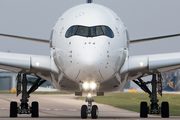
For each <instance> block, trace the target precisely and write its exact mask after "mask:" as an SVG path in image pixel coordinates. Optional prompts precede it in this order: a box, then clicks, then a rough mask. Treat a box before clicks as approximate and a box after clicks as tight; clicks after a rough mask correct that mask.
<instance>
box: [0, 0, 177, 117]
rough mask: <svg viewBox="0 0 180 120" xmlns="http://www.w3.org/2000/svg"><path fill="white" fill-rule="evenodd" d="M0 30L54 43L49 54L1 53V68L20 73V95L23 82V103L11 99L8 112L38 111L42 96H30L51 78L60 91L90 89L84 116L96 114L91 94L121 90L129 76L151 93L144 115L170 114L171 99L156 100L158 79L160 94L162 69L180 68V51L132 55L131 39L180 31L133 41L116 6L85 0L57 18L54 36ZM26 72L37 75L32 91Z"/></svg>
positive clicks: (143, 104)
mask: <svg viewBox="0 0 180 120" xmlns="http://www.w3.org/2000/svg"><path fill="white" fill-rule="evenodd" d="M0 35H1V36H6V37H13V38H19V39H25V40H32V41H35V42H44V43H47V44H48V43H49V44H50V56H39V55H24V54H13V53H2V52H1V53H0V68H1V69H6V70H10V71H14V72H18V73H19V74H18V76H17V79H18V83H17V91H18V92H17V93H18V95H19V94H20V91H21V85H22V99H21V105H20V106H17V102H11V105H10V117H17V114H31V116H32V117H38V116H39V113H38V102H32V105H31V107H30V106H29V105H28V98H29V95H30V93H32V92H34V91H35V90H36V89H37V88H38V87H39V86H40V85H41V84H42V83H43V82H45V81H46V80H48V81H52V82H53V84H54V86H55V87H56V88H57V89H59V90H61V91H68V92H74V93H75V95H79V96H81V95H82V93H85V94H87V97H86V102H87V103H88V106H87V105H82V107H81V118H87V116H88V114H91V117H92V118H97V117H98V114H99V113H98V107H97V106H96V105H92V102H93V101H94V99H93V97H92V94H96V95H97V96H103V95H104V92H112V91H119V90H120V89H122V88H123V87H124V85H125V84H126V82H127V81H131V80H133V81H134V82H135V83H137V84H138V85H139V86H140V87H141V88H142V89H143V90H144V91H145V92H147V93H148V94H149V95H150V99H151V105H150V106H148V105H147V102H141V105H140V117H147V116H148V114H161V116H162V117H163V118H164V117H169V104H168V102H162V104H161V106H160V105H158V99H157V93H156V92H157V90H156V85H157V84H158V92H159V94H161V95H162V88H161V78H162V77H161V75H160V73H161V72H164V71H168V70H172V69H177V68H179V67H180V53H171V54H157V55H142V56H129V45H130V43H131V44H133V43H137V42H144V41H150V40H157V39H162V38H168V37H175V36H180V34H174V35H167V36H160V37H153V38H145V39H136V40H131V41H130V39H129V37H128V31H127V29H126V27H125V25H124V23H123V22H122V21H121V19H120V18H119V17H118V16H117V15H116V14H115V13H114V12H113V11H112V10H110V9H109V8H106V7H104V6H101V5H97V4H93V3H92V1H91V0H87V3H86V4H82V5H78V6H75V7H73V8H71V9H69V10H67V11H66V12H65V13H64V14H63V15H62V16H61V17H60V18H59V19H58V21H57V23H56V24H55V26H54V27H53V30H52V34H51V37H50V40H45V39H36V38H29V37H22V36H16V35H9V34H0ZM21 75H22V76H23V77H22V83H21ZM26 75H32V76H36V77H37V78H38V79H37V80H36V82H34V83H33V85H32V87H31V89H30V90H29V91H27V83H28V81H27V79H26ZM148 75H152V76H153V77H152V81H149V82H144V81H143V80H142V79H141V78H142V77H144V76H148ZM41 79H44V80H41ZM148 83H151V84H152V91H150V90H149V89H148V87H147V86H146V85H147V84H148Z"/></svg>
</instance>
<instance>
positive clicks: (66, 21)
mask: <svg viewBox="0 0 180 120" xmlns="http://www.w3.org/2000/svg"><path fill="white" fill-rule="evenodd" d="M74 25H79V26H86V27H93V26H101V25H103V26H108V27H109V28H111V29H112V31H113V33H114V37H113V38H110V37H107V36H105V35H100V36H96V37H84V36H79V35H74V36H72V37H69V38H66V37H65V35H66V32H67V30H68V29H69V28H70V27H71V26H74ZM127 39H128V38H127V31H126V27H125V26H124V24H123V22H122V21H121V19H120V18H119V17H118V16H117V15H116V14H115V13H114V12H113V11H112V10H110V9H108V8H106V7H103V6H101V5H97V4H82V5H79V6H76V7H73V8H71V9H69V10H68V11H66V12H65V13H64V14H63V15H62V16H61V17H60V18H59V20H58V21H57V23H56V24H55V26H54V28H53V34H52V43H51V56H53V57H54V61H55V64H56V65H57V67H58V69H59V71H61V72H60V73H59V75H56V76H57V77H56V79H58V80H55V78H54V84H56V85H55V86H56V88H58V89H61V90H67V91H74V90H75V88H73V87H72V86H68V85H67V83H68V82H69V84H71V83H70V82H72V83H74V84H77V85H74V86H77V87H79V85H78V84H79V83H82V82H85V81H88V82H91V81H94V82H96V83H98V84H100V88H103V86H101V83H102V85H103V83H107V84H109V82H110V81H112V82H113V80H112V79H113V77H115V76H116V79H117V83H118V84H119V85H120V83H121V82H123V80H124V81H127V78H125V79H123V80H121V73H120V69H121V68H122V67H123V65H124V63H125V60H126V58H127V57H128V44H129V43H128V40H127ZM117 74H119V77H117ZM123 74H126V73H123ZM123 76H124V75H123ZM63 79H64V80H63ZM65 81H66V82H67V83H66V82H65ZM108 81H109V82H108ZM118 81H119V82H118ZM117 83H114V84H113V86H115V85H116V84H117ZM124 84H125V82H124ZM109 86H111V84H109ZM123 86H124V85H122V86H121V87H119V89H121V88H122V87H123ZM105 88H106V87H105ZM78 89H79V90H78ZM107 89H108V88H107ZM75 91H80V88H76V90H75ZM101 91H103V89H102V90H101ZM106 91H112V89H109V90H106Z"/></svg>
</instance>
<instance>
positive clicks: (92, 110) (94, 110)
mask: <svg viewBox="0 0 180 120" xmlns="http://www.w3.org/2000/svg"><path fill="white" fill-rule="evenodd" d="M85 101H86V102H88V106H87V105H82V107H81V118H82V119H86V118H87V117H88V114H91V118H92V119H97V118H98V115H99V111H98V107H97V105H93V106H92V102H94V99H93V97H92V96H91V94H90V93H89V94H88V96H87V97H86V100H85Z"/></svg>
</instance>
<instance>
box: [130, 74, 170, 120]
mask: <svg viewBox="0 0 180 120" xmlns="http://www.w3.org/2000/svg"><path fill="white" fill-rule="evenodd" d="M138 80H139V81H137V80H133V81H134V82H135V83H136V84H137V85H138V86H139V87H141V89H142V90H144V91H145V92H147V93H148V94H149V98H150V99H151V100H150V101H151V104H150V106H148V104H147V102H141V104H140V117H141V118H147V117H148V114H161V117H162V118H169V103H168V102H162V104H161V106H159V105H158V101H159V100H158V99H157V90H156V88H157V85H158V93H159V94H160V95H161V96H162V77H161V74H158V81H157V80H156V74H154V75H153V77H152V81H149V82H144V81H143V80H142V79H140V78H139V79H138ZM149 83H151V84H152V92H151V91H150V90H149V88H148V87H147V86H146V85H147V84H149Z"/></svg>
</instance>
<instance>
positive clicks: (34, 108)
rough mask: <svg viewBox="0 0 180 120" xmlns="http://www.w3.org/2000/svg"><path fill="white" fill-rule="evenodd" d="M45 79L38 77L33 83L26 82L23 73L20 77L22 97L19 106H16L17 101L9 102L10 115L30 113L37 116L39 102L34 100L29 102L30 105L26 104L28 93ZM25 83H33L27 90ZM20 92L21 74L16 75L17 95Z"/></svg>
mask: <svg viewBox="0 0 180 120" xmlns="http://www.w3.org/2000/svg"><path fill="white" fill-rule="evenodd" d="M44 82H45V80H43V81H41V79H40V78H38V79H37V80H36V81H35V82H34V83H32V82H28V81H27V78H26V74H23V79H22V99H21V100H20V101H21V104H20V106H18V104H17V102H14V101H13V102H11V103H10V117H17V114H31V117H39V104H38V102H36V101H34V102H32V104H31V107H30V106H29V105H28V98H29V97H30V96H29V95H30V94H31V93H32V92H34V91H35V90H36V89H37V88H38V87H39V86H40V85H42V84H43V83H44ZM27 83H31V84H33V85H32V87H31V88H30V89H29V91H28V92H27ZM20 93H21V74H18V76H17V96H18V95H19V94H20Z"/></svg>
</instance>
